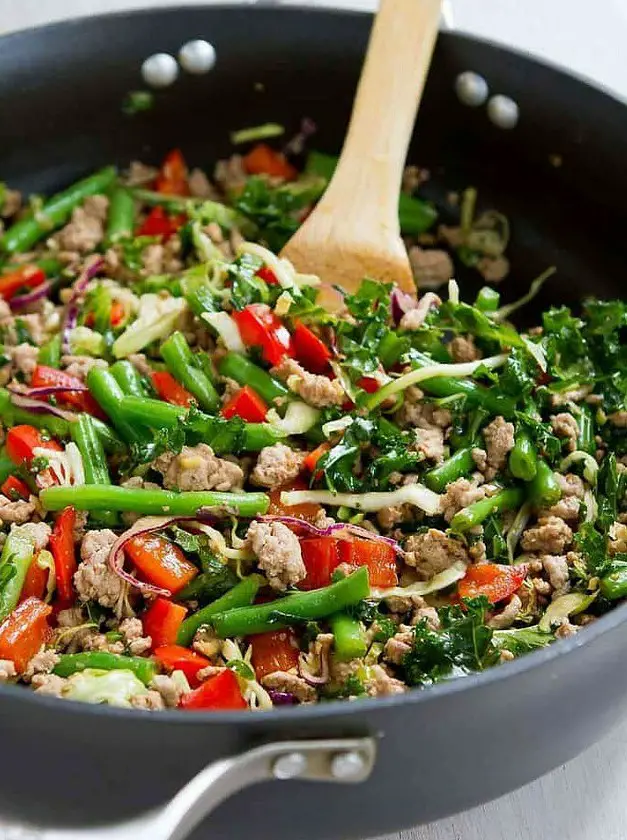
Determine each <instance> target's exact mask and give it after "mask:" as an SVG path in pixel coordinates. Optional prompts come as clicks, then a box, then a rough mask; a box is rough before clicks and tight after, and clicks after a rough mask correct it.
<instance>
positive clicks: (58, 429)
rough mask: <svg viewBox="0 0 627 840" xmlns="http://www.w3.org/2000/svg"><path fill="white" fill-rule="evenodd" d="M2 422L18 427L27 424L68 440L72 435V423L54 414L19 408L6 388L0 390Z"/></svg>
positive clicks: (0, 415)
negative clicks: (70, 434)
mask: <svg viewBox="0 0 627 840" xmlns="http://www.w3.org/2000/svg"><path fill="white" fill-rule="evenodd" d="M0 420H2V423H3V425H5V426H17V425H19V424H20V423H26V424H28V425H29V426H34V427H35V428H36V429H47V430H48V431H49V432H50V434H51V435H53V436H54V437H58V438H66V437H68V435H69V433H70V421H68V420H64V419H63V417H55V416H54V414H39V413H36V412H34V411H29V410H28V409H26V408H18V407H17V406H15V405H13V403H12V402H11V394H10V393H9V392H8V391H7V390H6V388H0Z"/></svg>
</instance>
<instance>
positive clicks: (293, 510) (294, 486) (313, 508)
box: [268, 478, 322, 522]
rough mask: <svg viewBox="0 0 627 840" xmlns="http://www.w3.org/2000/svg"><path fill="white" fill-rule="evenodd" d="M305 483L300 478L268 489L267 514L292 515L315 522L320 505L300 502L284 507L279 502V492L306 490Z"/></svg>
mask: <svg viewBox="0 0 627 840" xmlns="http://www.w3.org/2000/svg"><path fill="white" fill-rule="evenodd" d="M306 489H307V484H306V483H305V482H304V481H303V480H302V479H300V478H297V479H296V480H295V481H293V482H291V483H289V484H284V485H283V486H282V487H275V489H274V490H270V492H269V493H268V496H269V497H270V505H269V507H268V514H269V515H270V516H293V517H295V518H296V519H303V520H305V522H315V521H316V519H317V518H318V516H319V515H320V511H321V510H322V507H321V505H319V504H316V503H314V502H302V504H300V505H290V506H289V507H286V506H285V505H282V504H281V493H282V492H284V491H286V490H306Z"/></svg>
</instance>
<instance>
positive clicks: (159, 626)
mask: <svg viewBox="0 0 627 840" xmlns="http://www.w3.org/2000/svg"><path fill="white" fill-rule="evenodd" d="M186 615H187V610H186V609H185V607H184V606H182V605H181V604H173V603H172V601H168V599H167V598H161V597H158V598H155V600H154V601H153V602H152V604H151V605H150V607H149V608H148V610H147V611H146V612H145V613H144V616H143V624H144V633H145V634H146V635H147V636H150V638H151V639H152V647H153V649H154V648H158V647H161V646H163V645H174V644H175V643H176V637H177V635H178V632H179V627H180V626H181V624H182V623H183V621H184V619H185V616H186Z"/></svg>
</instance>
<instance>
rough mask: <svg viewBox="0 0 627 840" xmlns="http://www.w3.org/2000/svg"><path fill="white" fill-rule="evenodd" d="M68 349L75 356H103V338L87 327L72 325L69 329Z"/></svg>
mask: <svg viewBox="0 0 627 840" xmlns="http://www.w3.org/2000/svg"><path fill="white" fill-rule="evenodd" d="M70 349H71V350H72V353H74V354H75V355H77V356H103V355H104V352H105V343H104V338H103V337H102V336H101V335H100V333H99V332H96V331H95V330H90V329H89V327H74V329H73V330H71V331H70Z"/></svg>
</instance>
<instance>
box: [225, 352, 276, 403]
mask: <svg viewBox="0 0 627 840" xmlns="http://www.w3.org/2000/svg"><path fill="white" fill-rule="evenodd" d="M218 372H219V373H220V374H221V375H222V376H226V377H228V378H229V379H234V380H235V381H236V382H238V383H239V384H240V385H250V387H251V388H253V389H254V390H255V391H256V392H257V393H258V394H259V396H260V397H263V399H264V400H265V401H266V402H268V403H272V402H274V400H276V399H278V398H279V397H288V396H289V394H290V392H289V390H288V388H287V387H286V386H285V385H284V384H283V383H282V382H279V380H278V379H275V378H274V377H273V376H270V374H269V373H266V371H265V370H262V369H261V368H260V367H257V365H254V364H253V363H252V362H249V361H248V359H247V358H246V357H245V356H240V355H239V353H227V354H226V355H225V356H224V357H223V358H222V359H220V362H219V364H218Z"/></svg>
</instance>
